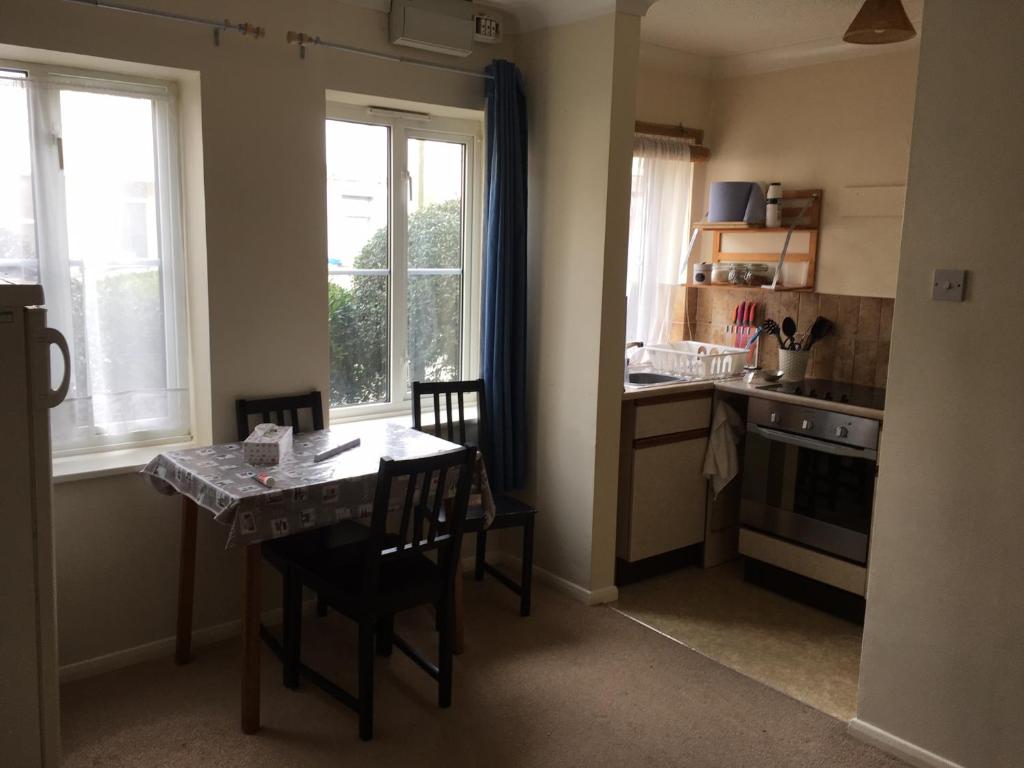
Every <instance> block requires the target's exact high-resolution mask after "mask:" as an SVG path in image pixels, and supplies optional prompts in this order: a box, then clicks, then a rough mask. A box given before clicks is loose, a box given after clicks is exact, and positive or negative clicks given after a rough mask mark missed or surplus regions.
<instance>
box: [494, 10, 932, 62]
mask: <svg viewBox="0 0 1024 768" xmlns="http://www.w3.org/2000/svg"><path fill="white" fill-rule="evenodd" d="M482 2H483V3H484V4H486V5H492V6H496V7H498V8H501V9H502V10H505V11H507V12H508V13H510V14H511V15H512V16H513V17H515V19H516V22H517V25H518V27H519V28H520V30H521V31H528V30H530V29H535V28H537V27H543V26H552V25H556V24H564V23H566V22H570V21H574V20H576V19H581V18H586V17H588V16H595V15H598V14H600V13H607V12H609V11H610V10H611V8H612V7H614V5H615V3H614V2H610V1H609V0H482ZM862 3H863V0H656V2H655V3H654V4H653V5H652V6H651V9H650V10H649V11H648V12H647V15H646V16H645V17H644V20H643V27H642V30H643V31H642V36H643V40H644V42H646V43H652V44H654V45H661V46H664V47H666V48H674V49H675V50H678V51H686V52H687V53H693V54H697V55H700V56H706V57H709V58H724V57H728V56H737V55H740V54H747V53H754V52H758V51H766V50H773V49H776V48H785V47H788V46H793V45H799V44H803V43H811V42H829V41H835V42H839V41H840V40H841V39H842V36H843V32H845V31H846V28H847V27H848V26H849V25H850V22H851V21H853V17H854V16H856V15H857V11H858V10H860V6H861V4H862ZM903 5H904V7H905V8H906V9H907V13H908V15H909V16H910V18H911V20H913V21H914V24H915V26H919V22H920V19H921V15H922V9H923V7H924V0H903Z"/></svg>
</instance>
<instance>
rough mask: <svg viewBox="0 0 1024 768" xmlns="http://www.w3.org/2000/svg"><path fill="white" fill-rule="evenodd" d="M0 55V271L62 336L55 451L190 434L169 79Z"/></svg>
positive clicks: (172, 100)
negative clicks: (31, 285) (31, 289)
mask: <svg viewBox="0 0 1024 768" xmlns="http://www.w3.org/2000/svg"><path fill="white" fill-rule="evenodd" d="M0 67H3V69H0V114H2V115H3V120H0V148H2V150H0V275H2V276H4V277H8V278H14V279H18V280H26V281H38V282H41V283H42V285H43V290H44V293H45V295H46V305H47V310H48V319H49V323H50V325H51V326H53V327H55V328H57V329H58V330H59V331H61V333H63V334H64V336H65V338H67V340H68V345H69V347H70V349H71V361H72V366H71V368H72V370H71V386H70V389H69V392H68V397H67V399H66V400H65V402H64V403H62V404H61V405H60V407H58V408H57V409H55V410H54V411H53V412H52V418H51V425H52V427H51V431H52V436H53V447H54V451H55V453H70V452H78V451H82V450H95V449H97V448H101V447H114V446H117V447H122V446H124V445H128V444H139V443H142V442H150V441H152V442H158V441H162V440H168V439H172V438H174V439H180V438H183V437H187V436H188V434H189V413H190V404H189V398H188V385H187V381H188V355H187V348H186V347H187V338H186V317H185V292H184V274H183V257H182V243H181V240H182V238H181V215H180V196H179V170H178V147H177V126H176V119H175V92H174V90H173V87H172V86H170V85H167V84H162V83H154V82H148V81H147V82H143V81H136V80H129V79H126V78H122V77H120V76H116V79H115V78H114V76H108V75H102V74H97V73H83V72H80V71H54V69H53V68H52V67H44V66H40V65H35V64H33V65H16V64H0ZM61 365H62V364H61V363H60V362H59V360H57V359H56V358H55V362H54V366H53V367H54V377H55V378H57V377H59V375H60V371H61Z"/></svg>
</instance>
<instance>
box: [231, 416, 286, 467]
mask: <svg viewBox="0 0 1024 768" xmlns="http://www.w3.org/2000/svg"><path fill="white" fill-rule="evenodd" d="M291 450H292V428H291V427H279V426H277V425H276V424H257V425H256V429H254V430H253V431H252V434H251V435H249V436H248V437H247V438H245V442H244V443H242V456H243V458H244V459H245V463H246V464H255V465H260V464H280V463H281V461H282V460H283V459H284V458H285V456H287V455H288V454H289V453H291Z"/></svg>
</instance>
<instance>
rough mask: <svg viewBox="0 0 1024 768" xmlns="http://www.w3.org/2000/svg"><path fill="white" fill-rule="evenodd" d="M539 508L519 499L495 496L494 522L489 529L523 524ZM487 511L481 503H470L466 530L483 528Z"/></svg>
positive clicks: (501, 495)
mask: <svg viewBox="0 0 1024 768" xmlns="http://www.w3.org/2000/svg"><path fill="white" fill-rule="evenodd" d="M536 514H537V510H536V509H534V508H533V507H531V506H530V505H529V504H526V503H525V502H522V501H520V500H519V499H515V498H512V497H511V496H505V495H504V494H498V495H496V496H495V497H494V522H493V523H491V527H490V528H489V529H488V530H495V529H498V528H509V527H512V526H516V525H522V523H523V521H524V520H525V519H526V518H528V517H530V516H532V515H536ZM485 517H486V513H485V512H484V508H483V507H482V506H480V505H479V504H475V505H470V507H469V508H468V509H467V510H466V530H467V531H480V530H483V524H484V519H485Z"/></svg>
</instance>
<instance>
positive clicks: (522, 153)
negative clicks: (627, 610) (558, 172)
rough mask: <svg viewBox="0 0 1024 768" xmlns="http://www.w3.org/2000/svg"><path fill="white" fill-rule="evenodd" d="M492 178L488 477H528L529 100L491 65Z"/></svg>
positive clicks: (486, 359)
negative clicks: (527, 272)
mask: <svg viewBox="0 0 1024 768" xmlns="http://www.w3.org/2000/svg"><path fill="white" fill-rule="evenodd" d="M487 74H488V75H490V78H489V79H488V80H487V148H488V150H487V176H486V203H485V205H486V207H485V210H484V222H485V227H486V230H485V231H486V238H485V242H484V282H483V317H482V322H481V328H482V335H481V358H482V359H481V369H482V375H483V379H484V384H485V386H486V390H487V391H486V398H485V399H486V402H487V413H486V419H487V437H486V439H487V443H488V445H485V446H484V450H485V451H486V453H487V456H488V457H489V461H488V477H489V480H490V483H491V485H492V486H493V488H494V489H495V490H496V491H503V490H509V489H514V488H522V487H523V485H524V483H525V479H526V99H525V96H524V95H523V79H522V75H521V73H520V72H519V70H518V69H516V66H515V64H513V63H512V62H509V61H495V62H493V63H492V64H491V65H490V66H488V67H487Z"/></svg>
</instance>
